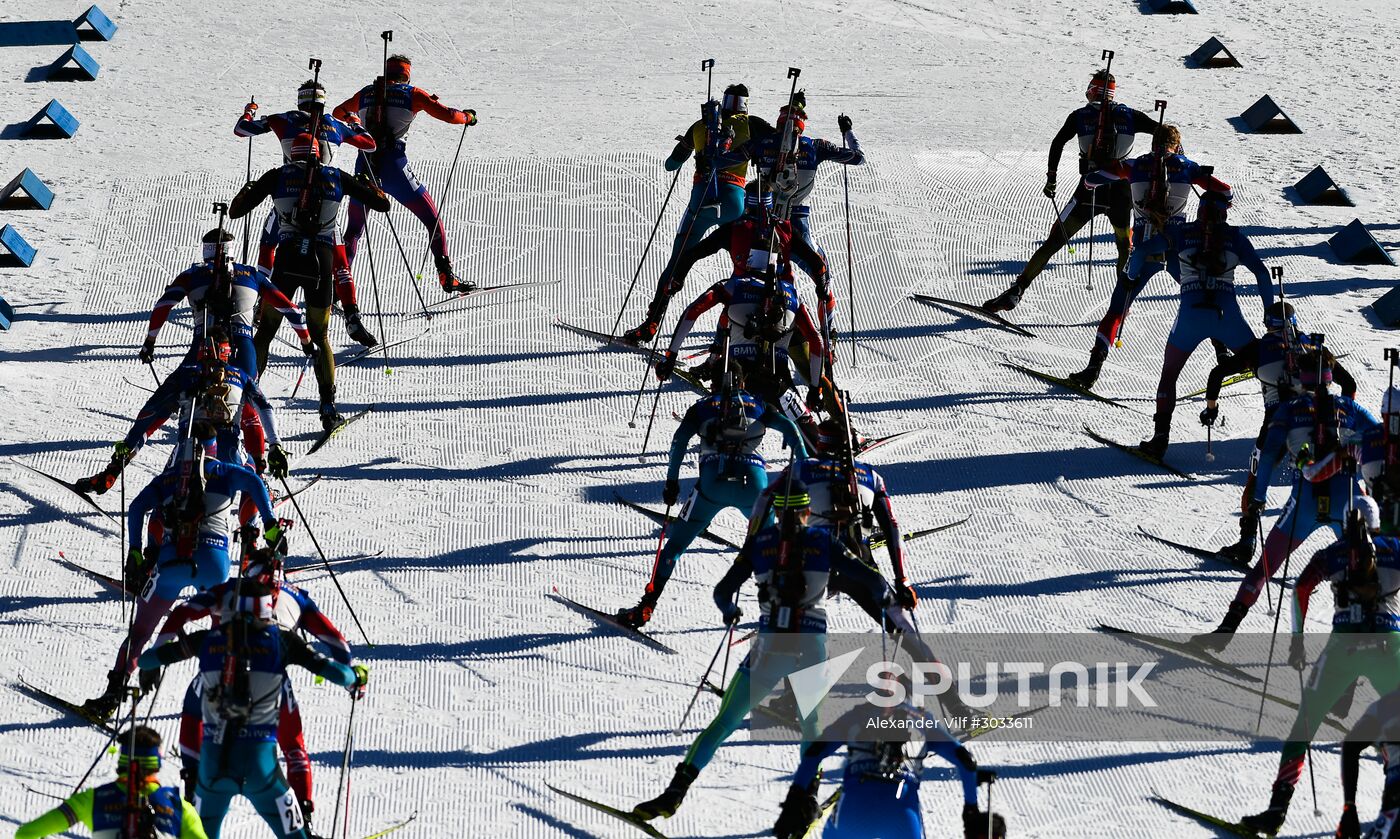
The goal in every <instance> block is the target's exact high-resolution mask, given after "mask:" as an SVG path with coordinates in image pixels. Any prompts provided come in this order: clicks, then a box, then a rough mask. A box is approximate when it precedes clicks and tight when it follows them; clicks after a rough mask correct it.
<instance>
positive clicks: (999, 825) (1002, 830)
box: [963, 804, 1006, 839]
mask: <svg viewBox="0 0 1400 839" xmlns="http://www.w3.org/2000/svg"><path fill="white" fill-rule="evenodd" d="M987 824H988V818H987V814H986V813H984V812H983V811H981V810H979V809H977V805H976V804H964V805H963V836H965V837H967V839H1006V820H1005V819H1003V818H1002V817H1001V815H1000V814H999V813H992V815H991V826H992V832H991V833H990V834H988V833H987Z"/></svg>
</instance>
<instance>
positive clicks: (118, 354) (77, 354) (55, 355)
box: [0, 344, 134, 364]
mask: <svg viewBox="0 0 1400 839" xmlns="http://www.w3.org/2000/svg"><path fill="white" fill-rule="evenodd" d="M98 350H112V352H104V353H102V354H101V355H98V354H96V352H95V351H98ZM133 357H134V356H133V354H132V351H131V347H129V346H127V345H126V344H74V345H73V346H70V347H49V348H46V349H40V350H23V351H20V352H15V351H14V350H0V362H4V361H60V362H63V363H64V364H69V363H72V362H74V361H127V362H129V361H131V360H132V358H133Z"/></svg>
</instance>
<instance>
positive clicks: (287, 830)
mask: <svg viewBox="0 0 1400 839" xmlns="http://www.w3.org/2000/svg"><path fill="white" fill-rule="evenodd" d="M277 813H278V815H280V816H281V817H282V834H283V835H284V836H289V835H291V834H293V833H296V832H297V831H298V830H301V829H302V828H303V827H304V826H305V825H306V821H305V820H304V819H303V818H302V816H301V802H299V801H297V796H296V793H294V792H292V791H291V790H290V789H289V790H287V791H286V792H284V793H282V796H281V797H280V798H278V799H277Z"/></svg>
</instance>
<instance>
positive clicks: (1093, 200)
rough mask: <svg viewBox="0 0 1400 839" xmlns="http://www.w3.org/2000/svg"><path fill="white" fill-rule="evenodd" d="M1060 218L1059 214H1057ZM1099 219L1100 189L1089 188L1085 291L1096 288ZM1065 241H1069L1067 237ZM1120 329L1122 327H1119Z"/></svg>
mask: <svg viewBox="0 0 1400 839" xmlns="http://www.w3.org/2000/svg"><path fill="white" fill-rule="evenodd" d="M1056 218H1059V216H1056ZM1098 220H1099V191H1098V190H1096V189H1091V190H1089V270H1088V271H1087V272H1085V273H1086V274H1087V275H1088V280H1086V281H1085V283H1084V290H1085V291H1093V290H1094V223H1095V222H1097V221H1098ZM1065 241H1069V240H1068V239H1066V240H1065ZM1119 328H1120V329H1121V328H1122V327H1119Z"/></svg>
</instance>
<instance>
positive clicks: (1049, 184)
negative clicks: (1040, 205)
mask: <svg viewBox="0 0 1400 839" xmlns="http://www.w3.org/2000/svg"><path fill="white" fill-rule="evenodd" d="M1042 192H1044V193H1045V197H1046V198H1049V199H1052V200H1053V199H1054V197H1055V176H1054V175H1053V174H1052V175H1048V176H1047V177H1046V178H1045V189H1043V190H1042Z"/></svg>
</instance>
